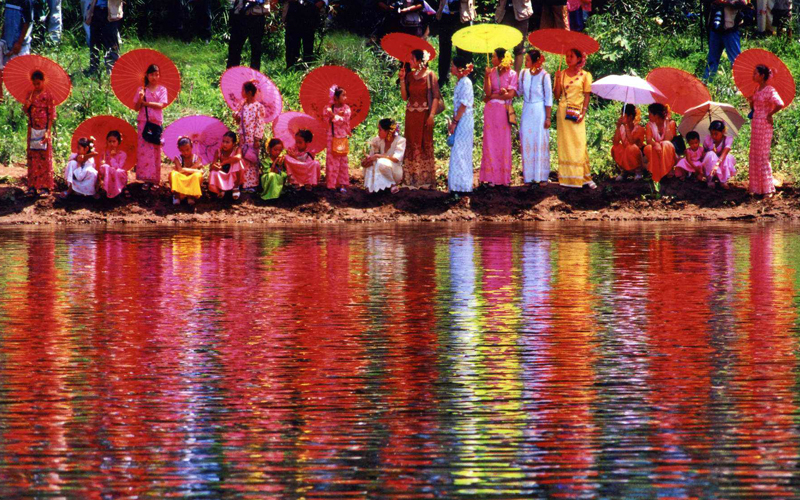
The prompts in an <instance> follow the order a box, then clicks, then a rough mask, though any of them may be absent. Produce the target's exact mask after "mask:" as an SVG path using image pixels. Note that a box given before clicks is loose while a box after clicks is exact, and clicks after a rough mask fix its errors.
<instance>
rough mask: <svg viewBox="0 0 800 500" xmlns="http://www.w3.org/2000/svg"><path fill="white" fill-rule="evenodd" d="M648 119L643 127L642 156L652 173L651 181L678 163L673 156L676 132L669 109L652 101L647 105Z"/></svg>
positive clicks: (662, 175)
mask: <svg viewBox="0 0 800 500" xmlns="http://www.w3.org/2000/svg"><path fill="white" fill-rule="evenodd" d="M647 113H648V115H649V121H648V122H647V127H646V128H645V141H646V143H647V146H645V147H644V156H645V158H647V169H648V170H650V173H651V174H652V175H653V182H660V181H661V179H662V178H663V177H664V176H665V175H668V174H670V173H671V172H672V169H673V168H675V165H676V164H677V163H678V158H677V156H675V146H673V145H672V139H673V138H674V137H675V135H676V134H677V133H678V127H677V126H676V125H675V121H674V120H673V119H672V118H670V114H671V113H670V110H669V108H668V107H667V106H664V105H663V104H661V103H658V102H657V103H654V104H651V105H649V106H648V107H647Z"/></svg>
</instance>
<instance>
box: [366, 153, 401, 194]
mask: <svg viewBox="0 0 800 500" xmlns="http://www.w3.org/2000/svg"><path fill="white" fill-rule="evenodd" d="M402 180H403V165H402V164H400V163H396V162H393V161H391V160H387V159H386V158H381V159H379V160H377V161H376V162H375V163H373V164H372V165H371V166H369V167H367V168H365V169H364V187H365V188H366V189H367V191H369V192H370V193H377V192H378V191H380V190H382V189H386V188H390V187H392V186H394V185H395V184H397V183H398V182H400V181H402Z"/></svg>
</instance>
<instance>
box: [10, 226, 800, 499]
mask: <svg viewBox="0 0 800 500" xmlns="http://www.w3.org/2000/svg"><path fill="white" fill-rule="evenodd" d="M798 229H800V228H798V227H795V226H784V225H756V224H748V225H690V224H685V225H658V224H648V225H610V226H599V225H588V224H587V225H567V224H554V225H518V226H514V225H475V226H459V225H456V226H447V225H443V226H437V225H418V226H399V225H387V226H349V225H347V226H335V227H319V228H317V227H300V228H292V227H285V228H275V227H252V228H241V227H204V228H190V229H186V228H177V229H171V228H158V229H103V230H94V229H89V230H87V229H72V230H52V229H51V230H26V229H20V230H16V229H11V228H4V229H3V230H2V232H0V497H2V498H18V497H24V496H29V497H36V498H97V499H101V498H103V499H104V498H114V499H117V498H166V497H176V496H181V497H183V496H190V497H193V498H276V499H283V498H286V499H291V498H336V499H339V498H411V499H422V498H489V497H491V498H583V497H587V498H588V497H605V498H656V497H659V498H666V497H669V498H687V497H698V498H769V497H775V498H787V497H798V496H800V480H798V477H800V475H799V474H798V459H799V458H800V427H799V426H798V416H799V415H800V411H799V410H800V389H799V388H800V386H799V385H798V383H799V381H800V379H799V378H798V352H800V351H799V348H800V345H798V322H799V321H800V314H798V312H799V311H798V306H799V305H800V304H799V303H798V292H800V231H798Z"/></svg>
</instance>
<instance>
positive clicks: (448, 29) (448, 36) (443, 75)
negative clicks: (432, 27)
mask: <svg viewBox="0 0 800 500" xmlns="http://www.w3.org/2000/svg"><path fill="white" fill-rule="evenodd" d="M464 26H466V25H465V24H462V23H461V16H460V14H442V19H441V20H440V21H439V86H442V87H443V86H444V85H445V84H446V83H447V79H448V78H449V76H450V61H451V60H452V57H453V33H455V32H456V31H458V30H460V29H461V28H463V27H464ZM456 54H458V55H459V56H461V57H467V58H469V59H470V60H471V59H472V54H471V53H470V52H467V51H465V50H461V49H459V48H458V47H456Z"/></svg>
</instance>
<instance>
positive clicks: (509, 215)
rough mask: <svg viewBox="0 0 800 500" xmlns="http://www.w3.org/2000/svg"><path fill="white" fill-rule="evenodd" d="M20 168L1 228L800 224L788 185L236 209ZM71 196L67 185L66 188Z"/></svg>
mask: <svg viewBox="0 0 800 500" xmlns="http://www.w3.org/2000/svg"><path fill="white" fill-rule="evenodd" d="M24 174H25V170H24V169H22V168H19V167H0V225H14V224H191V223H244V224H247V223H259V224H261V223H280V224H287V223H288V224H292V223H302V224H313V223H323V224H324V223H339V222H355V223H367V222H370V223H375V222H417V221H419V222H428V221H430V222H438V221H443V222H448V221H449V222H459V221H462V222H463V221H494V222H514V221H527V220H529V221H558V220H583V221H592V220H604V221H666V220H696V221H697V220H709V221H713V220H748V219H749V220H756V219H783V220H790V219H800V190H798V189H797V188H796V187H795V186H790V185H786V186H782V187H780V188H779V189H778V192H777V193H776V195H775V196H774V197H772V198H759V197H752V196H750V195H749V194H747V190H746V185H744V184H741V183H734V184H733V185H732V186H731V189H729V190H723V189H720V188H719V187H718V188H716V189H714V188H709V187H708V186H706V185H705V184H704V183H699V182H682V181H679V180H677V179H665V180H664V182H663V183H662V188H661V197H660V198H657V197H656V196H655V195H654V194H653V193H652V191H651V189H650V185H649V182H646V181H633V180H631V181H623V182H616V181H604V180H601V181H599V182H598V188H597V189H596V190H589V189H577V190H576V189H568V188H563V187H561V186H559V185H558V184H555V183H550V184H549V185H547V186H545V187H539V186H536V187H532V188H531V187H527V186H513V187H510V188H503V187H495V188H480V189H478V190H476V191H475V192H473V193H471V194H469V195H466V196H454V195H451V194H449V193H446V192H442V191H424V190H413V191H412V190H409V189H402V190H401V191H400V192H399V193H397V194H392V193H389V192H388V191H384V192H381V193H375V194H371V193H368V192H366V191H365V190H364V189H363V187H362V186H361V185H360V182H358V180H356V184H355V185H353V186H352V187H351V188H350V189H348V191H347V193H340V192H334V191H329V190H327V189H325V188H324V187H323V186H319V187H315V188H314V189H312V190H310V191H306V190H302V189H301V190H292V191H289V192H287V193H286V194H285V195H283V196H281V198H280V199H278V200H272V201H269V202H264V201H262V200H260V199H259V198H257V197H256V196H255V195H251V194H247V193H243V194H242V197H241V198H240V199H239V200H238V201H233V200H232V199H231V198H230V195H228V197H226V198H225V199H224V200H216V199H211V198H209V197H208V196H207V195H205V196H203V198H201V199H200V200H199V201H198V203H197V204H196V205H195V206H194V207H189V206H188V205H186V203H185V202H184V203H183V204H181V205H179V206H174V205H173V204H172V196H171V194H170V192H169V190H168V189H167V188H166V187H165V186H163V185H162V187H161V188H160V189H159V190H158V191H155V192H154V191H143V190H142V189H141V184H139V183H135V182H134V183H132V184H130V189H129V190H130V194H131V196H130V197H129V198H126V197H122V196H120V197H118V198H116V199H112V200H109V199H105V198H101V199H97V200H96V199H93V198H86V197H82V196H76V195H73V196H70V197H68V198H66V199H61V198H60V197H58V196H44V197H34V196H30V195H27V194H26V191H25V185H24V182H23V180H24V179H23V176H24ZM61 188H63V186H61Z"/></svg>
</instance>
